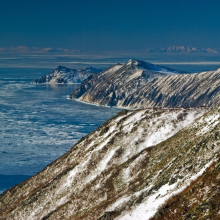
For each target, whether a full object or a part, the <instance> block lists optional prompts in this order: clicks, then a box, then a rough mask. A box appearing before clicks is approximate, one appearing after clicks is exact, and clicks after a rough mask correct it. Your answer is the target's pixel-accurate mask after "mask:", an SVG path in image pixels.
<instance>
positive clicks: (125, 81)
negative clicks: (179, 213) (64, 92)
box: [70, 59, 185, 106]
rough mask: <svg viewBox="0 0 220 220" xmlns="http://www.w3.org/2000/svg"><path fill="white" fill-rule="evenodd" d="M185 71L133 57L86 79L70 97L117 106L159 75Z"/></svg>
mask: <svg viewBox="0 0 220 220" xmlns="http://www.w3.org/2000/svg"><path fill="white" fill-rule="evenodd" d="M183 73H185V72H184V71H179V70H173V69H171V68H166V67H163V66H159V65H155V64H151V63H148V62H144V61H139V60H135V59H131V60H129V61H128V62H127V63H125V64H124V65H122V64H116V65H113V66H111V67H109V68H108V69H106V70H104V71H102V72H101V73H100V74H99V75H94V76H93V77H92V78H90V79H87V80H85V81H84V82H83V83H82V84H81V85H80V86H79V87H78V88H76V89H75V90H74V91H73V93H72V94H71V95H70V98H76V99H79V100H82V101H86V102H92V103H95V104H100V105H108V106H116V105H117V102H118V100H122V99H124V98H125V97H127V96H128V95H129V94H132V93H133V92H135V91H137V90H138V89H139V88H141V87H143V86H144V85H146V84H147V83H148V82H150V81H152V80H154V79H155V78H157V77H160V76H166V75H173V74H183Z"/></svg>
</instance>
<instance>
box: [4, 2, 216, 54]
mask: <svg viewBox="0 0 220 220" xmlns="http://www.w3.org/2000/svg"><path fill="white" fill-rule="evenodd" d="M0 2H1V7H0V47H12V46H28V47H53V48H58V47H62V48H68V49H79V50H84V51H85V50H97V51H105V50H145V49H146V48H151V47H153V48H155V47H169V46H173V45H176V46H177V45H185V46H193V47H206V48H207V47H211V48H220V42H219V39H220V16H219V9H220V1H219V0H127V1H126V0H111V1H110V0H44V1H42V0H31V1H30V0H19V1H18V0H0Z"/></svg>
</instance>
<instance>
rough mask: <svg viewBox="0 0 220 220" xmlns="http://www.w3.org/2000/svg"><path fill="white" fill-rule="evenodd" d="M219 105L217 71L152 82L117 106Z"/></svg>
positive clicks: (219, 74)
mask: <svg viewBox="0 0 220 220" xmlns="http://www.w3.org/2000/svg"><path fill="white" fill-rule="evenodd" d="M219 104H220V68H219V69H217V70H216V71H208V72H202V73H195V74H184V75H175V76H166V77H160V78H157V79H155V80H154V81H153V82H151V83H148V84H147V85H146V86H144V87H142V88H141V89H139V90H138V91H136V92H135V93H133V94H131V95H129V96H128V97H126V98H125V99H124V100H121V101H120V103H118V105H119V106H125V107H130V108H144V107H145V108H146V107H159V106H160V107H161V106H163V107H197V106H217V105H219Z"/></svg>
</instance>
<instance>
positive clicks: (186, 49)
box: [145, 46, 220, 53]
mask: <svg viewBox="0 0 220 220" xmlns="http://www.w3.org/2000/svg"><path fill="white" fill-rule="evenodd" d="M145 52H146V53H220V48H215V49H213V48H200V47H189V46H172V47H165V48H148V49H146V51H145Z"/></svg>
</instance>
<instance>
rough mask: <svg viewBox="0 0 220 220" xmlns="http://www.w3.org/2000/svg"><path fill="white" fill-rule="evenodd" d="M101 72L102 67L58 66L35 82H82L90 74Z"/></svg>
mask: <svg viewBox="0 0 220 220" xmlns="http://www.w3.org/2000/svg"><path fill="white" fill-rule="evenodd" d="M99 72H101V69H95V68H93V67H89V68H85V69H69V68H67V67H64V66H58V67H57V68H56V69H55V70H54V71H53V72H51V73H48V74H47V75H45V76H42V77H40V78H39V79H35V80H34V81H33V83H81V82H83V81H84V80H85V79H87V78H88V77H89V76H91V75H93V74H95V73H99Z"/></svg>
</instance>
